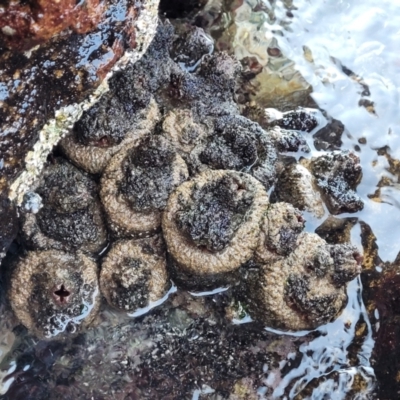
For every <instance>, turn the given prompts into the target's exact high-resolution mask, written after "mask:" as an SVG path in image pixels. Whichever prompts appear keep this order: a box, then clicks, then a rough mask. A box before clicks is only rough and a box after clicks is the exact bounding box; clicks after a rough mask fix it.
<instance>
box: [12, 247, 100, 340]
mask: <svg viewBox="0 0 400 400" xmlns="http://www.w3.org/2000/svg"><path fill="white" fill-rule="evenodd" d="M99 293H100V292H99V288H98V281H97V265H96V263H95V262H94V261H92V260H91V259H90V258H88V257H87V256H85V255H83V254H82V253H80V252H77V253H76V254H75V255H72V254H67V253H63V252H59V251H56V250H49V251H42V252H30V253H28V254H27V255H26V256H25V257H24V258H22V259H21V260H20V261H19V263H18V265H17V266H16V268H15V269H14V270H13V272H12V276H11V282H10V290H9V300H10V303H11V307H12V309H13V311H14V313H15V315H16V316H17V317H18V319H19V320H20V321H21V323H22V324H23V325H25V326H26V327H27V328H28V329H29V330H31V331H32V332H33V333H34V334H35V335H36V336H38V337H39V338H45V339H50V338H55V337H57V338H60V337H63V336H68V335H71V334H74V333H76V332H79V331H81V330H84V329H85V327H87V326H88V325H89V324H90V323H91V322H92V320H93V318H94V317H95V315H96V312H97V310H98V307H99V303H100V302H99V300H100V297H99Z"/></svg>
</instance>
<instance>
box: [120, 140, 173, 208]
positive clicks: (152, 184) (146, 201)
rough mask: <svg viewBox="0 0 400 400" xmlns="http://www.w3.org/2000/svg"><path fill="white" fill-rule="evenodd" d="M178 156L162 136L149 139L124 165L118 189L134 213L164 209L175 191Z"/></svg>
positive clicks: (135, 150)
mask: <svg viewBox="0 0 400 400" xmlns="http://www.w3.org/2000/svg"><path fill="white" fill-rule="evenodd" d="M175 158H176V153H175V151H174V149H173V148H172V147H171V145H170V144H169V143H168V142H167V141H166V140H165V139H164V138H163V137H162V136H149V137H148V138H146V139H144V140H143V141H142V142H141V143H140V144H139V146H137V147H134V148H133V149H132V150H131V151H130V152H129V153H128V156H127V157H126V159H125V160H124V162H123V166H122V170H123V173H124V177H123V179H122V180H121V181H120V184H119V189H120V191H121V193H122V195H123V197H124V198H125V199H126V201H127V202H128V203H129V205H130V206H131V207H132V209H133V210H135V211H139V212H140V211H146V210H149V211H150V210H157V209H159V210H162V209H163V208H164V207H165V205H166V203H167V199H168V196H169V194H170V193H171V191H172V190H173V188H174V186H175V185H174V182H173V176H172V175H173V172H172V168H173V163H174V160H175Z"/></svg>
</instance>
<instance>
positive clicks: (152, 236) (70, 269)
mask: <svg viewBox="0 0 400 400" xmlns="http://www.w3.org/2000/svg"><path fill="white" fill-rule="evenodd" d="M187 38H188V42H192V41H193V40H194V39H195V40H200V41H202V40H204V41H205V45H204V46H200V45H199V46H197V47H196V48H198V49H199V50H198V51H199V52H200V53H196V52H193V49H192V48H186V47H185V46H184V45H183V44H182V43H183V42H182V38H180V39H179V46H176V47H175V51H171V49H173V48H174V47H173V46H174V41H175V40H176V38H175V37H174V32H173V29H172V27H171V26H170V25H169V24H168V23H164V24H162V25H161V26H160V29H159V32H158V34H157V35H156V38H155V40H154V42H153V44H152V45H151V46H150V49H149V51H148V52H147V54H146V55H145V56H144V57H143V58H142V59H141V60H140V61H139V62H137V63H136V64H135V65H134V66H133V67H129V68H128V70H127V71H126V72H125V73H124V74H121V75H117V76H116V77H115V78H113V80H112V81H111V87H112V91H111V94H110V95H109V96H106V97H105V98H103V100H101V102H100V103H99V104H98V105H97V106H96V108H95V109H92V110H89V111H88V112H86V113H85V114H84V115H83V117H82V119H81V120H80V121H79V122H78V123H77V124H76V125H75V128H74V130H73V132H71V135H70V136H69V137H67V138H65V139H64V140H63V142H62V143H61V147H60V150H61V151H62V152H63V154H64V155H65V156H66V157H67V158H68V159H69V161H70V162H72V163H70V162H68V161H67V160H65V159H64V158H61V157H59V158H54V159H53V160H52V161H50V162H49V165H48V166H47V168H46V170H45V172H44V173H43V176H42V177H41V180H40V181H39V182H38V184H37V186H36V187H35V188H34V190H35V192H36V193H37V194H38V195H39V196H40V198H41V202H42V205H41V207H37V208H38V209H36V210H32V209H31V210H30V212H25V214H24V221H23V239H24V241H25V244H26V247H27V248H28V249H30V251H29V252H28V254H27V255H26V256H25V257H24V258H22V259H21V260H20V261H19V263H18V265H17V266H16V268H15V269H14V271H13V274H12V278H11V284H10V285H11V290H10V292H9V293H10V301H11V304H12V307H13V309H14V311H15V314H16V315H17V316H18V317H19V319H20V320H21V322H22V323H23V324H24V325H26V326H27V327H28V328H30V329H31V330H32V331H33V332H34V333H35V334H36V335H38V336H40V337H53V336H59V335H60V334H61V335H62V334H69V333H74V332H77V331H78V330H80V329H82V328H84V327H85V326H87V325H88V324H89V323H91V322H92V321H93V319H94V317H95V313H96V311H97V309H98V307H99V300H100V296H99V293H100V292H101V293H102V295H103V296H104V297H105V299H106V300H107V302H108V303H109V304H110V305H111V306H112V307H115V308H117V309H120V310H123V311H127V312H134V311H136V310H138V309H143V308H146V307H151V306H152V304H154V303H155V302H156V301H157V300H159V299H161V298H162V297H164V296H165V294H166V293H167V292H168V290H169V288H170V286H171V280H170V279H172V281H173V282H174V283H176V284H177V286H179V287H182V288H184V289H187V290H195V291H204V290H213V289H216V288H218V287H221V286H227V285H232V286H235V287H237V288H238V290H237V292H238V295H239V296H242V297H244V298H245V301H246V302H247V303H248V305H249V312H250V313H251V314H252V315H254V316H256V317H257V318H260V319H261V320H262V321H263V322H265V323H266V324H269V325H272V326H275V327H282V328H286V329H304V328H313V327H315V326H317V325H319V324H321V323H323V322H326V321H328V320H330V319H332V318H334V317H335V316H336V315H337V313H338V312H339V311H340V310H341V308H342V307H343V305H344V303H345V301H346V292H345V287H346V282H347V281H349V280H351V279H353V278H354V277H355V276H356V275H357V274H358V273H359V264H358V262H357V256H358V255H357V252H356V250H355V249H354V248H353V247H352V246H350V245H338V246H328V245H327V244H326V243H325V241H323V240H322V239H320V238H319V237H316V235H313V234H308V233H302V230H303V228H304V221H303V219H302V217H301V214H300V212H299V211H298V210H297V209H295V208H293V207H292V206H291V205H290V204H287V203H276V204H270V203H269V200H268V194H267V190H269V189H270V187H271V186H272V185H273V184H274V180H275V176H276V173H275V169H276V166H275V164H276V160H277V152H278V148H279V146H278V145H277V143H276V141H275V139H274V135H273V134H272V133H269V132H268V131H265V130H264V129H262V128H261V126H260V125H258V124H257V123H255V122H252V121H250V120H248V119H247V118H245V117H243V116H240V115H239V114H238V107H237V105H236V103H235V101H234V89H235V81H236V80H237V77H238V72H239V70H240V68H239V66H238V63H237V62H236V61H235V60H234V59H232V58H231V57H229V56H227V55H226V54H223V53H219V54H214V55H210V54H209V52H210V49H209V39H208V38H207V37H206V36H205V34H204V33H202V34H201V35H199V34H198V32H197V28H196V29H194V31H193V29H192V28H191V29H190V30H189V31H188V32H187ZM189 39H190V40H189ZM177 49H179V52H180V53H179V52H178V51H177ZM185 52H187V54H190V57H189V56H188V57H189V58H190V63H189V64H190V65H197V69H196V68H191V67H190V68H189V67H187V68H186V67H185V63H183V62H178V60H182V59H184V60H186V59H187V57H186V58H185V57H182V54H183V53H185ZM174 57H175V58H176V60H175V59H174ZM193 57H195V58H196V60H193ZM99 121H103V122H102V124H101V125H99ZM106 247H107V249H106V250H105V248H106ZM99 271H100V272H99ZM27 298H28V299H29V307H26V299H27ZM280 310H281V312H280Z"/></svg>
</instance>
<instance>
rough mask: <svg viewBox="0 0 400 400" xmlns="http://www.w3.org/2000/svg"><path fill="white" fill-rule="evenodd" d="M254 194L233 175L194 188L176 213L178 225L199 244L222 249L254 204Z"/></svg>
mask: <svg viewBox="0 0 400 400" xmlns="http://www.w3.org/2000/svg"><path fill="white" fill-rule="evenodd" d="M253 200H254V196H253V194H252V193H251V192H247V191H245V190H243V189H242V190H241V188H240V187H237V182H235V180H234V179H232V178H231V177H230V176H226V177H223V178H222V179H220V180H217V181H215V182H210V183H209V184H206V185H204V186H203V187H202V188H201V189H200V190H198V191H194V192H193V194H192V197H191V202H190V203H189V204H184V205H182V209H181V211H179V212H178V213H177V215H176V224H177V226H178V228H179V229H180V230H181V232H183V233H184V234H185V235H187V237H188V238H190V240H191V241H192V242H193V243H195V244H196V246H198V247H203V246H204V247H206V248H207V250H209V251H212V252H213V251H215V252H216V251H221V250H223V249H224V248H225V247H226V246H227V245H228V244H229V242H230V241H231V239H232V237H233V236H234V234H235V233H236V231H237V230H238V228H239V226H240V225H241V223H242V222H243V219H244V217H245V215H246V213H247V210H248V209H249V208H251V206H252V203H253Z"/></svg>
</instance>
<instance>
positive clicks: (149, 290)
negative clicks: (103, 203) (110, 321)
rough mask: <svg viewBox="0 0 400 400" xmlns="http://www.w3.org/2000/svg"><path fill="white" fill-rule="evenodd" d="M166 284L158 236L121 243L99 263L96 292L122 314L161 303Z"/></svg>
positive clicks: (160, 243)
mask: <svg viewBox="0 0 400 400" xmlns="http://www.w3.org/2000/svg"><path fill="white" fill-rule="evenodd" d="M169 287H170V282H169V280H168V274H167V270H166V257H165V246H164V243H163V239H162V237H160V236H154V237H152V238H149V239H139V240H121V241H117V242H116V243H114V244H113V246H112V247H111V250H110V251H109V253H108V254H107V256H106V257H105V258H104V260H103V262H102V268H101V274H100V288H101V292H102V294H103V295H104V297H105V298H106V299H107V301H108V303H109V304H110V305H111V306H113V307H115V308H118V309H121V310H124V311H135V310H137V309H139V308H145V307H148V306H150V305H151V303H154V302H156V301H157V300H159V299H161V298H162V297H163V296H164V295H165V293H166V292H167V290H168V288H169Z"/></svg>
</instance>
